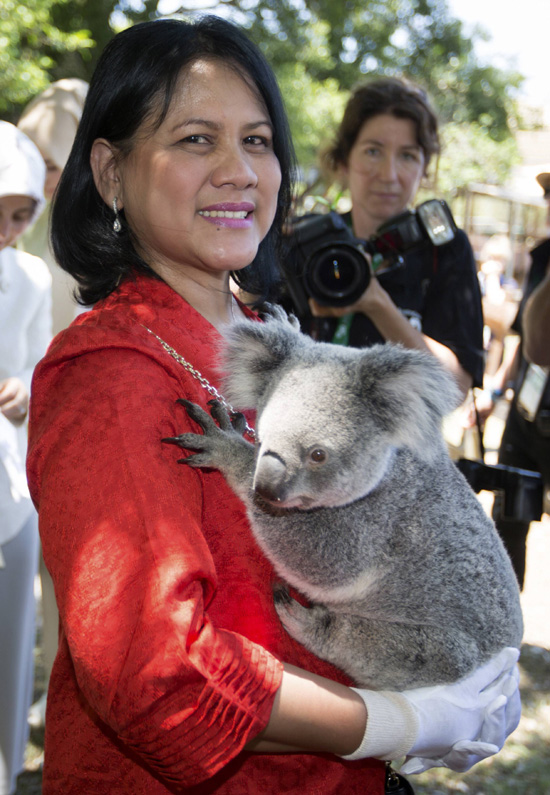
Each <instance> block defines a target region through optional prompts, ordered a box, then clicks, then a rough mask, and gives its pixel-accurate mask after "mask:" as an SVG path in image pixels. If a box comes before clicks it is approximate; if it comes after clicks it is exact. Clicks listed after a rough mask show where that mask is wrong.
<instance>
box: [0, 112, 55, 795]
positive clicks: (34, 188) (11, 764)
mask: <svg viewBox="0 0 550 795" xmlns="http://www.w3.org/2000/svg"><path fill="white" fill-rule="evenodd" d="M45 175H46V167H45V164H44V161H43V159H42V157H41V155H40V152H39V151H38V149H37V147H36V146H35V145H34V144H33V143H32V141H31V140H30V139H29V138H27V136H26V135H24V134H23V133H22V132H21V131H20V130H18V129H17V127H15V126H14V125H13V124H9V123H8V122H5V121H0V638H1V642H0V795H11V793H13V792H14V791H15V786H16V777H17V775H18V773H19V772H20V771H21V769H22V767H23V760H24V752H25V745H26V742H27V738H28V726H27V711H28V709H29V705H30V702H31V700H32V687H33V667H34V666H33V651H34V641H35V603H34V589H33V583H34V577H35V574H36V571H37V566H38V550H39V539H38V520H37V514H36V511H35V509H34V506H33V504H32V502H31V499H30V496H29V492H28V489H27V481H26V476H25V455H26V444H27V425H26V417H27V411H28V405H29V393H30V385H31V377H32V373H33V370H34V367H35V365H36V364H37V362H38V361H39V360H40V359H41V358H42V356H44V354H45V352H46V349H47V346H48V344H49V342H50V339H51V333H52V332H51V276H50V273H49V271H48V268H47V266H46V264H45V263H44V262H43V261H42V260H40V259H39V258H38V257H34V256H32V255H31V254H27V253H25V252H22V251H18V250H17V249H15V248H14V247H13V246H14V243H15V242H16V240H17V239H18V238H19V237H20V236H21V235H22V234H23V232H24V231H25V229H27V228H28V227H29V226H30V225H31V224H32V223H33V221H35V220H36V219H37V218H38V217H39V215H40V213H41V212H42V210H43V208H44V205H45V201H44V193H43V188H44V180H45Z"/></svg>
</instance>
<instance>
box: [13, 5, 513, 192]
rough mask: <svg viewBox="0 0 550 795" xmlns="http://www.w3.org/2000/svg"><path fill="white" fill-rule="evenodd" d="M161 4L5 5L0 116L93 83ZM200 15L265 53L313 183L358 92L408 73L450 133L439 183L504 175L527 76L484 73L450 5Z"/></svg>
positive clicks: (272, 8)
mask: <svg viewBox="0 0 550 795" xmlns="http://www.w3.org/2000/svg"><path fill="white" fill-rule="evenodd" d="M158 2H159V0H119V2H117V0H26V2H25V4H24V5H23V2H22V0H0V117H2V118H7V119H10V120H12V121H13V120H16V119H17V118H18V115H19V113H20V112H21V110H22V108H23V107H24V105H25V104H26V103H27V102H28V101H29V100H30V99H31V98H32V97H33V96H35V95H36V94H37V93H39V92H40V91H42V90H43V89H44V88H45V87H46V86H47V85H48V84H49V83H50V82H52V81H53V80H58V79H60V78H62V77H80V78H82V79H84V80H89V79H90V77H91V74H92V72H93V69H94V67H95V63H96V61H97V58H98V56H99V53H100V52H101V51H102V50H103V48H104V46H105V45H106V43H107V42H108V41H109V39H110V38H111V37H112V35H113V33H114V31H115V30H118V29H120V28H122V27H125V26H127V25H130V24H134V23H135V22H139V21H142V20H145V19H154V18H156V17H158V16H159V15H160V12H159V10H158ZM196 8H197V4H196V3H195V2H191V0H189V2H188V3H187V2H185V1H184V2H183V3H182V5H181V7H180V8H179V10H178V14H179V15H181V16H184V17H189V16H194V14H195V13H197V12H196V11H194V10H193V9H196ZM200 8H201V11H202V12H204V11H206V12H208V11H210V12H213V13H218V14H220V15H223V16H227V17H229V18H231V19H233V20H234V21H236V22H237V23H238V24H240V25H242V26H244V27H245V28H246V29H247V30H248V32H249V35H250V36H251V38H252V39H254V40H255V41H256V42H257V43H258V44H259V46H260V47H261V48H262V50H263V51H264V53H265V55H266V56H267V58H268V60H269V61H270V63H271V64H272V66H273V68H274V69H275V72H276V74H277V76H278V79H279V82H280V84H281V88H282V91H283V95H284V96H285V98H286V102H287V107H288V112H289V117H290V120H291V127H292V131H293V136H294V140H295V144H296V150H297V153H298V158H299V162H300V165H301V167H302V171H303V173H304V175H305V176H306V178H307V179H308V181H312V179H313V178H312V173H313V172H314V169H315V168H316V165H317V163H318V151H319V148H320V147H322V146H323V145H324V144H325V142H326V141H327V140H329V139H330V138H331V136H332V133H333V131H334V128H335V126H336V124H337V123H338V120H339V118H340V115H341V111H342V109H343V106H344V103H345V101H346V99H347V97H348V93H349V90H350V89H351V87H352V86H353V85H354V84H355V83H357V82H358V81H359V80H361V79H365V78H367V77H370V76H373V75H379V74H404V75H407V76H409V77H411V78H412V79H413V80H416V81H417V82H419V83H420V84H422V85H424V87H425V88H426V89H427V90H428V92H429V93H430V96H431V97H432V100H433V102H434V105H435V106H436V108H437V110H438V113H439V115H440V118H441V120H442V122H443V123H447V124H448V133H445V135H446V136H447V137H448V138H449V141H448V142H447V146H446V151H447V153H448V154H449V155H451V157H450V160H449V161H447V159H446V157H447V155H445V156H444V157H443V158H442V159H441V167H440V181H441V185H445V186H447V184H454V185H457V184H463V182H464V176H465V175H466V174H468V175H469V174H473V175H474V178H475V179H476V180H477V181H482V182H493V181H494V180H495V179H497V180H500V179H504V178H505V175H506V173H507V169H508V168H509V165H510V163H511V162H512V158H513V151H512V150H513V145H512V144H511V143H510V141H511V136H512V134H513V130H514V129H515V127H516V126H517V109H516V100H515V95H516V92H517V89H518V88H519V86H520V85H521V81H522V78H521V76H520V75H519V74H517V73H516V72H509V73H508V72H503V71H501V70H498V69H495V68H494V67H491V66H484V65H481V64H479V62H478V61H477V58H476V55H475V42H476V37H477V38H481V37H482V36H483V34H482V33H481V32H478V33H476V34H474V36H473V37H472V38H467V37H466V36H465V35H464V33H463V30H462V23H461V22H460V21H458V20H456V19H453V18H452V17H451V16H450V15H449V11H448V7H447V2H446V0H340V2H334V0H307V2H306V0H212V3H211V4H210V6H209V5H208V3H202V5H201V6H200ZM469 125H472V127H471V129H468V126H469ZM456 129H458V130H460V134H453V130H456ZM491 141H493V142H498V143H499V146H498V147H495V146H492V145H491ZM455 150H456V152H457V153H458V155H456V156H455V155H454V151H455ZM466 157H472V158H473V160H472V162H471V165H470V161H467V160H466V159H465V158H466ZM447 162H449V165H447ZM452 162H457V163H460V169H459V168H453V167H452V164H451V163H452ZM454 172H456V173H454ZM310 178H311V179H310ZM453 180H455V181H454V182H453ZM456 180H458V182H457V181H456Z"/></svg>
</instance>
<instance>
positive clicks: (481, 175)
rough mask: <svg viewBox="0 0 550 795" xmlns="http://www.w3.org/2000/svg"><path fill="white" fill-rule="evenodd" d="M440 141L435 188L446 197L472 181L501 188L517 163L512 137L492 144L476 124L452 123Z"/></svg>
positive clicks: (517, 158) (514, 143)
mask: <svg viewBox="0 0 550 795" xmlns="http://www.w3.org/2000/svg"><path fill="white" fill-rule="evenodd" d="M441 138H442V153H441V156H440V158H439V163H438V168H437V189H438V192H439V193H441V194H442V195H444V196H447V197H451V196H452V195H453V194H454V193H456V192H457V191H458V190H460V189H461V188H464V187H466V186H467V185H469V184H470V183H472V182H478V183H485V184H487V185H503V184H504V183H505V182H506V179H507V177H508V174H509V173H510V170H511V168H512V166H514V165H516V164H517V163H519V162H520V156H519V152H518V148H517V145H516V142H515V140H514V139H513V138H508V139H507V140H505V141H501V142H497V141H494V140H493V139H492V138H491V137H490V136H489V135H488V134H487V131H486V130H485V129H484V128H483V127H482V126H481V125H480V124H478V123H477V122H470V123H468V122H462V123H458V124H457V123H454V122H451V123H449V124H447V125H446V126H445V127H444V128H443V129H442V134H441Z"/></svg>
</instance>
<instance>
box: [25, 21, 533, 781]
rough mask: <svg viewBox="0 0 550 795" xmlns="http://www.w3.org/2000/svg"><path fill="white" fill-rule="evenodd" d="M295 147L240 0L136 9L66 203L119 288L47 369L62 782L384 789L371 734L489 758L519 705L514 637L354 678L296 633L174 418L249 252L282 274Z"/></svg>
mask: <svg viewBox="0 0 550 795" xmlns="http://www.w3.org/2000/svg"><path fill="white" fill-rule="evenodd" d="M291 152H292V149H291V144H290V140H289V134H288V127H287V122H286V120H285V115H284V111H283V106H282V102H281V99H280V96H279V93H278V89H277V86H276V83H275V80H274V78H273V75H272V72H271V70H270V68H269V66H268V65H267V63H266V62H265V60H264V59H263V57H262V56H261V54H260V53H259V51H258V50H257V48H256V47H254V46H253V45H252V44H251V43H250V42H249V41H248V39H247V38H246V37H245V36H244V34H243V33H242V32H241V31H239V30H238V29H237V28H235V27H234V26H232V25H230V24H229V23H227V22H224V21H223V20H221V19H217V18H215V17H205V18H203V19H202V20H200V21H199V22H197V23H196V24H189V23H185V22H181V21H176V20H161V21H157V22H152V23H144V24H142V25H136V26H135V27H133V28H130V29H128V30H126V31H124V32H123V33H120V34H118V35H117V36H115V38H114V39H113V40H112V41H111V43H110V44H109V45H108V46H107V48H106V50H105V52H104V54H103V56H102V58H101V59H100V62H99V64H98V66H97V69H96V72H95V75H94V77H93V79H92V82H91V85H90V90H89V93H88V97H87V100H86V105H85V108H84V112H83V116H82V121H81V124H80V127H79V130H78V133H77V136H76V139H75V144H74V147H73V150H72V153H71V155H70V158H69V161H68V163H67V166H66V168H65V171H64V173H63V177H62V179H61V182H60V185H59V188H58V192H57V196H56V199H55V204H54V209H53V222H52V223H53V242H54V248H55V252H56V256H57V259H58V261H59V262H60V264H61V266H62V267H63V268H65V269H66V270H67V271H69V272H70V273H71V274H73V275H74V277H75V278H76V279H77V281H78V283H79V293H80V300H81V302H82V303H83V304H87V305H91V304H94V305H95V306H94V309H93V310H92V311H90V312H88V313H86V314H84V315H82V316H80V317H79V318H78V319H77V320H76V321H75V322H74V323H73V324H72V325H71V326H70V327H69V328H68V329H67V330H65V331H63V332H61V334H59V335H58V336H57V337H56V338H55V340H54V342H53V344H52V345H51V347H50V350H49V352H48V355H47V356H46V358H45V359H44V360H43V361H42V363H41V364H40V366H39V368H38V370H37V373H36V377H35V379H34V384H33V398H32V418H31V430H30V453H29V459H28V473H29V481H30V488H31V491H32V495H33V498H34V500H35V503H36V505H37V507H38V510H39V515H40V530H41V537H42V543H43V550H44V559H45V561H46V564H47V566H48V568H49V570H50V572H51V574H52V578H53V581H54V583H55V590H56V597H57V601H58V607H59V614H60V640H59V651H58V655H57V658H56V662H55V664H54V668H53V671H52V675H51V681H50V689H49V697H48V712H47V721H46V747H45V763H44V780H43V791H44V793H45V795H48V794H49V793H59V792H63V793H65V795H67V794H68V793H78V795H83V794H85V793H90V795H91V794H92V793H93V795H101V794H102V793H105V795H107V793H108V795H115V794H116V793H131V795H161V793H168V792H173V793H175V792H200V793H209V792H216V793H252V792H264V793H282V792H285V793H300V794H301V795H302V794H303V793H344V792H345V793H359V792H361V793H364V792H368V793H382V792H383V788H384V764H383V763H382V762H381V761H377V760H373V759H372V758H369V757H377V759H394V758H398V757H400V756H403V755H405V754H409V756H410V757H412V759H411V760H410V762H409V764H410V763H411V762H412V767H413V769H415V770H420V769H425V768H426V767H428V766H431V765H434V764H438V765H439V764H444V765H448V766H452V767H455V769H467V767H469V766H470V765H471V764H473V763H474V762H475V761H477V760H478V759H480V758H483V757H484V756H487V755H489V754H491V753H495V752H496V751H497V750H498V747H499V746H501V745H502V742H503V741H504V737H505V736H506V734H507V733H509V732H510V731H511V730H512V729H513V728H514V727H515V725H516V724H517V721H518V719H519V697H518V690H517V670H516V667H515V660H516V658H517V653H516V651H515V650H508V651H506V652H505V653H504V654H503V655H501V656H499V658H497V659H496V660H495V661H492V662H491V663H490V664H489V666H488V667H485V668H484V669H481V670H480V671H478V672H477V673H476V674H474V676H473V677H472V678H471V679H469V680H467V681H466V682H464V683H461V684H460V685H453V686H452V687H450V688H439V689H438V693H436V694H434V693H431V692H427V691H418V692H416V693H411V694H407V693H406V694H380V693H372V692H371V693H368V692H366V691H355V690H353V689H351V688H350V687H348V684H350V683H348V682H347V681H346V680H345V678H344V676H343V675H342V674H341V672H339V671H337V670H335V669H333V668H332V667H331V666H329V665H328V664H326V663H324V662H322V661H320V660H318V659H316V658H314V657H313V656H312V655H311V654H309V653H308V652H307V651H306V650H305V649H304V648H302V647H301V646H299V645H298V644H297V643H296V642H295V641H293V640H292V639H291V638H290V637H289V636H288V635H286V634H285V632H284V631H283V629H282V627H281V625H280V623H279V621H278V619H277V617H276V614H275V611H274V607H273V602H272V597H271V585H272V582H273V579H274V573H273V570H272V568H271V566H270V564H269V563H268V561H267V560H266V559H265V558H264V557H263V555H262V553H261V552H260V550H259V549H258V547H257V546H256V544H255V542H254V540H253V537H252V535H251V532H250V529H249V526H248V522H247V519H246V516H245V512H244V508H243V506H242V504H241V503H240V502H239V500H238V499H237V498H236V497H235V496H234V495H233V493H232V492H231V491H230V489H229V488H228V486H227V485H226V483H225V482H224V480H223V478H222V477H221V475H220V474H219V473H217V472H214V471H211V472H202V471H198V470H192V469H188V468H184V467H179V466H178V465H177V458H178V455H179V454H178V452H177V451H175V449H174V448H173V447H171V446H168V445H163V444H162V442H161V439H162V438H163V437H168V436H173V435H174V434H175V433H180V432H182V430H186V429H189V430H190V429H191V423H190V421H189V420H188V419H187V418H186V416H185V413H184V411H183V409H182V408H181V406H179V405H178V404H177V403H176V400H177V399H178V398H182V397H185V398H187V399H188V400H191V401H193V402H195V403H199V404H200V405H202V406H203V407H205V406H206V405H207V402H208V400H209V399H210V398H211V395H212V388H215V389H216V388H218V389H219V375H218V373H217V370H216V361H215V354H216V349H217V346H218V343H219V340H220V335H221V334H223V330H224V327H225V326H226V325H227V324H230V323H232V322H233V321H234V320H235V319H237V318H242V317H243V316H246V317H251V318H255V317H256V316H255V315H254V313H253V312H252V311H251V310H249V309H247V308H246V307H245V306H244V305H242V304H241V303H239V302H238V301H237V300H236V299H235V298H234V297H233V295H232V293H231V290H230V288H229V277H230V274H233V275H234V277H235V279H236V280H237V281H238V282H239V283H240V284H241V285H242V286H243V288H244V289H245V290H246V291H247V292H251V293H255V294H260V295H266V294H267V292H268V289H269V287H270V286H272V285H273V284H274V282H275V281H276V277H277V272H276V268H275V263H276V259H277V248H278V241H279V239H280V235H281V228H282V224H283V221H284V219H285V216H286V213H287V210H288V207H289V202H290V193H291V184H290V173H291V167H292V154H291ZM151 332H152V333H151ZM161 341H162V342H161ZM163 343H164V344H163ZM252 420H253V418H252V417H249V421H250V422H252ZM495 680H496V681H495ZM457 688H458V691H457ZM481 691H483V692H481ZM466 702H468V705H467V706H466V707H465V706H464V705H466ZM453 703H454V704H460V707H457V706H453ZM365 705H366V708H365ZM463 707H464V708H463ZM367 712H368V722H367V720H366V717H367ZM458 741H460V742H458ZM463 741H465V742H463ZM457 742H458V745H457ZM343 757H346V758H343Z"/></svg>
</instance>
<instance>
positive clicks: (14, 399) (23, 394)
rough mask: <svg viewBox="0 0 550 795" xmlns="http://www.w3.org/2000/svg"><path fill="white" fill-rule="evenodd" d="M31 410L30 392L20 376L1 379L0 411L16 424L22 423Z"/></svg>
mask: <svg viewBox="0 0 550 795" xmlns="http://www.w3.org/2000/svg"><path fill="white" fill-rule="evenodd" d="M28 410H29V393H28V392H27V388H26V386H25V384H24V383H23V381H21V379H20V378H6V379H4V380H3V381H0V411H1V412H2V414H3V415H4V416H5V417H7V418H8V420H10V421H11V422H13V424H14V425H21V423H22V422H23V421H24V419H25V417H26V416H27V411H28Z"/></svg>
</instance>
